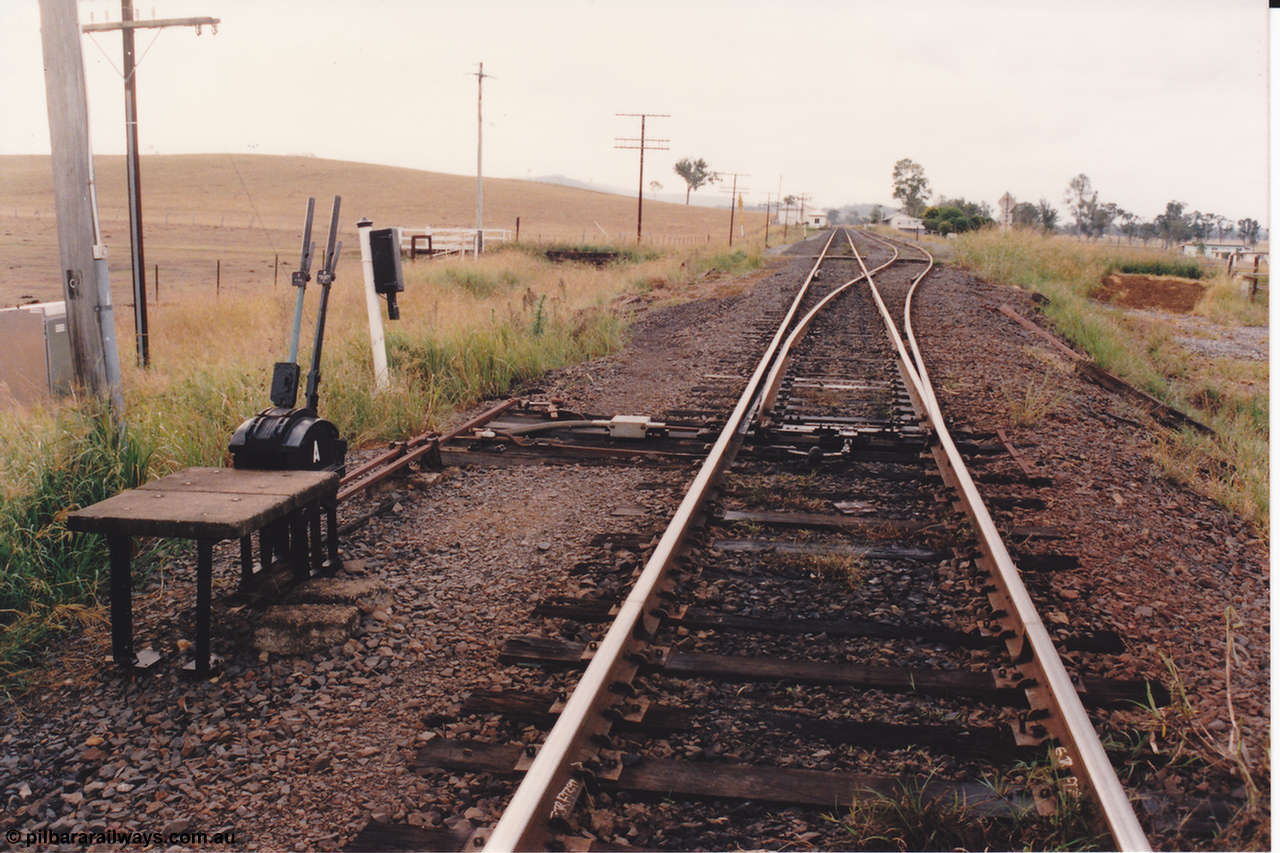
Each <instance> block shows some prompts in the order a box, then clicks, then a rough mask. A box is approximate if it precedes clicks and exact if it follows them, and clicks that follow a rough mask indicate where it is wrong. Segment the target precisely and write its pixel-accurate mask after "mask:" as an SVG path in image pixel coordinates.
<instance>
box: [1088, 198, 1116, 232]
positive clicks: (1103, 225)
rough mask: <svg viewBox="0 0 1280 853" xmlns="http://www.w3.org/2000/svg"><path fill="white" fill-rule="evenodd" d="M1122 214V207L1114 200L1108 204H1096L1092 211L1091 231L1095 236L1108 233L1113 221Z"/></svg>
mask: <svg viewBox="0 0 1280 853" xmlns="http://www.w3.org/2000/svg"><path fill="white" fill-rule="evenodd" d="M1119 215H1120V208H1119V206H1117V205H1116V203H1115V202H1114V201H1109V202H1107V203H1106V204H1095V205H1094V206H1093V210H1092V211H1091V212H1090V219H1089V231H1090V233H1092V234H1093V236H1095V237H1101V236H1102V235H1104V234H1106V233H1107V229H1108V228H1110V227H1111V223H1112V222H1114V221H1115V219H1116V217H1117V216H1119Z"/></svg>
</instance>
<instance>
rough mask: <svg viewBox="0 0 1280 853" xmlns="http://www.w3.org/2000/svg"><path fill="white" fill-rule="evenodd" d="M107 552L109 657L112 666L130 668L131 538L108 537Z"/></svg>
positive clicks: (131, 656) (131, 658) (131, 661)
mask: <svg viewBox="0 0 1280 853" xmlns="http://www.w3.org/2000/svg"><path fill="white" fill-rule="evenodd" d="M107 548H108V549H109V551H110V553H111V658H112V660H114V661H115V664H116V666H119V667H123V668H125V669H131V668H132V667H133V665H134V663H135V658H134V656H133V568H132V561H133V540H132V539H130V538H129V537H128V536H110V537H108V538H107Z"/></svg>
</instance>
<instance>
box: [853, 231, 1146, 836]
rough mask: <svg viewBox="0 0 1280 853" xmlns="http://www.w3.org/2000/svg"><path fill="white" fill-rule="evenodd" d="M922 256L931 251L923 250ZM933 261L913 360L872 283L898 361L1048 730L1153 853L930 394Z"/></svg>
mask: <svg viewBox="0 0 1280 853" xmlns="http://www.w3.org/2000/svg"><path fill="white" fill-rule="evenodd" d="M868 236H870V235H868ZM845 238H846V239H847V240H848V241H849V247H850V249H851V250H852V251H853V253H854V254H858V250H857V247H856V246H854V243H853V238H852V237H851V236H849V234H848V232H847V231H846V232H845ZM873 239H878V238H873ZM879 242H882V243H884V242H887V241H883V240H880V241H879ZM921 251H925V250H924V249H921ZM925 254H926V255H929V266H928V268H926V269H925V271H924V272H922V273H921V274H920V275H919V276H917V277H916V279H915V281H913V282H912V285H911V288H910V290H909V291H908V294H907V300H906V305H905V308H904V312H903V316H904V326H905V328H906V331H907V336H908V338H909V339H910V340H911V353H910V354H908V353H907V351H906V348H905V346H904V345H903V342H902V338H901V336H900V335H899V334H898V329H897V326H896V324H895V323H894V321H893V318H892V317H891V316H890V315H889V311H888V309H887V308H886V307H885V304H884V301H883V300H882V299H881V298H880V292H879V289H878V288H876V286H875V281H874V280H873V279H871V277H870V275H868V277H867V280H868V283H869V284H870V287H871V293H872V296H873V297H874V299H875V302H876V306H877V307H878V308H879V310H880V315H881V318H882V319H883V320H884V323H885V327H886V329H887V330H888V331H889V335H890V337H892V338H893V341H894V345H895V347H896V348H897V349H898V359H899V362H900V363H901V365H902V367H903V372H904V374H905V375H906V376H907V377H908V382H909V383H910V384H912V385H914V386H915V389H916V391H917V392H918V393H919V395H920V398H921V400H922V402H923V403H924V408H925V412H926V414H927V415H928V418H929V422H930V425H931V426H932V427H933V430H934V432H935V434H936V435H937V438H938V443H939V447H940V449H941V450H942V453H943V455H944V456H945V459H946V461H947V463H948V466H949V467H950V469H951V471H950V473H951V475H952V476H953V477H954V483H953V485H954V486H955V487H956V490H957V492H958V493H959V494H960V496H961V499H962V501H963V503H964V506H965V511H966V513H967V514H968V516H969V519H970V521H971V522H972V523H973V527H974V530H975V532H976V533H977V535H978V540H979V543H980V545H981V547H982V549H983V551H984V553H985V555H986V556H987V557H988V559H989V560H990V561H991V563H992V564H993V565H994V567H995V569H996V571H995V572H994V573H993V574H994V575H995V578H996V580H997V581H998V582H999V584H1000V586H1001V588H1002V590H1003V592H1004V594H1005V597H1006V598H1007V600H1008V601H1009V603H1010V604H1011V605H1012V606H1013V612H1014V614H1015V615H1016V617H1017V619H1018V621H1019V623H1020V624H1021V626H1022V629H1023V642H1024V643H1027V644H1029V646H1030V649H1031V653H1032V665H1033V666H1034V669H1035V671H1037V672H1038V673H1039V674H1040V675H1041V676H1042V678H1041V679H1040V683H1041V684H1043V685H1046V686H1047V687H1048V698H1049V701H1050V702H1051V704H1052V705H1053V709H1052V710H1053V711H1054V712H1056V716H1054V717H1051V718H1050V719H1049V720H1046V722H1047V723H1050V725H1049V726H1048V727H1049V728H1050V730H1054V729H1057V731H1054V734H1055V735H1056V736H1057V737H1058V739H1059V740H1060V741H1061V742H1062V743H1063V744H1064V745H1065V746H1066V747H1067V750H1068V751H1069V753H1070V755H1071V757H1072V759H1073V760H1072V765H1071V770H1072V772H1073V774H1074V775H1075V776H1076V777H1077V778H1079V779H1080V780H1081V781H1083V782H1084V783H1085V784H1086V785H1087V786H1088V787H1089V788H1090V789H1091V790H1092V791H1093V793H1094V798H1095V800H1096V801H1097V803H1098V805H1099V807H1100V808H1101V810H1102V813H1103V818H1104V820H1105V821H1106V823H1107V826H1108V828H1109V829H1110V831H1111V836H1112V839H1113V840H1114V841H1115V842H1116V849H1118V850H1134V851H1145V850H1150V849H1151V843H1150V841H1148V840H1147V837H1146V833H1145V832H1144V831H1143V829H1142V825H1141V824H1140V823H1139V822H1138V818H1137V815H1136V814H1135V813H1134V811H1133V806H1132V804H1131V803H1130V802H1129V797H1128V795H1127V794H1126V793H1125V791H1124V787H1123V786H1122V785H1121V784H1120V779H1119V778H1118V777H1117V776H1116V772H1115V768H1114V767H1112V766H1111V761H1110V760H1109V759H1108V758H1107V753H1106V750H1105V749H1104V748H1103V746H1102V742H1101V741H1100V740H1099V739H1098V734H1097V732H1096V731H1095V730H1094V728H1093V723H1092V722H1091V721H1090V720H1089V715H1088V713H1087V712H1086V711H1085V709H1084V705H1083V704H1082V703H1081V702H1080V697H1079V694H1077V692H1076V687H1075V684H1074V683H1073V682H1072V681H1071V676H1070V675H1069V674H1068V673H1067V670H1066V668H1065V667H1064V666H1063V665H1062V659H1061V658H1060V657H1059V656H1058V650H1057V648H1056V647H1055V646H1054V644H1053V639H1052V638H1051V637H1050V636H1049V632H1048V630H1047V629H1046V628H1045V626H1044V622H1043V621H1042V620H1041V618H1040V614H1039V613H1038V612H1037V610H1036V607H1035V604H1034V602H1033V601H1032V600H1031V595H1030V594H1029V593H1028V592H1027V588H1026V586H1025V585H1024V584H1023V583H1022V578H1021V576H1020V575H1019V573H1018V568H1017V566H1016V565H1014V562H1013V558H1012V557H1010V555H1009V551H1008V549H1007V548H1006V547H1005V545H1004V541H1003V539H1002V538H1001V536H1000V533H999V531H998V530H997V529H996V526H995V522H994V521H992V519H991V514H990V513H989V512H988V511H987V507H986V504H985V503H984V502H983V500H982V496H981V495H980V494H979V493H978V489H977V487H976V486H975V485H974V482H973V478H972V477H970V476H969V472H968V470H967V469H966V467H965V465H964V460H963V459H962V458H961V456H960V452H959V450H957V449H956V446H955V442H954V441H952V439H951V433H950V432H949V431H948V430H947V426H946V423H945V421H944V420H943V417H942V410H941V408H940V407H939V406H938V401H937V398H936V397H935V396H934V395H933V391H932V389H931V388H929V387H928V384H927V376H928V374H927V372H926V371H925V369H924V358H923V356H922V355H921V353H920V347H919V345H918V344H917V342H916V339H915V334H914V332H913V331H912V328H911V323H910V305H911V298H912V296H913V295H914V293H915V289H916V287H917V286H918V285H919V283H920V280H921V279H923V278H924V276H925V274H926V273H928V272H929V270H930V269H932V268H933V256H932V255H931V254H929V253H928V252H927V251H925ZM858 264H859V266H861V267H862V269H863V270H866V265H865V264H864V263H863V261H862V259H861V256H859V258H858ZM913 362H914V363H913ZM917 366H918V369H917ZM1024 648H1025V647H1024Z"/></svg>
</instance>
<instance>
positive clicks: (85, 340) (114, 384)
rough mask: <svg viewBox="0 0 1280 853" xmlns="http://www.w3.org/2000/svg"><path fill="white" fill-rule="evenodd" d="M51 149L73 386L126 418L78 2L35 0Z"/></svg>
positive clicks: (118, 417)
mask: <svg viewBox="0 0 1280 853" xmlns="http://www.w3.org/2000/svg"><path fill="white" fill-rule="evenodd" d="M40 41H41V46H42V49H43V51H44V84H45V99H46V102H47V104H48V109H49V151H50V154H51V158H50V159H51V161H52V163H53V191H54V200H55V209H56V211H57V217H58V258H59V261H60V265H61V269H62V273H61V275H60V276H59V277H60V278H61V279H62V289H63V296H64V298H65V299H66V305H67V331H68V336H69V337H70V339H71V364H72V368H73V370H74V371H75V376H76V383H77V384H78V385H80V386H81V387H82V388H84V389H85V390H87V391H88V392H89V393H91V394H93V395H95V396H98V397H103V398H106V399H108V400H109V401H110V403H111V407H112V414H113V416H114V418H115V419H116V422H117V423H121V422H122V421H123V418H124V399H123V396H122V394H121V390H120V358H119V355H118V353H117V352H116V339H115V321H114V318H113V316H112V313H111V288H110V283H109V281H108V279H107V248H106V246H105V245H103V243H102V232H101V228H100V226H99V223H98V199H97V193H96V191H95V189H94V184H93V157H92V154H91V152H90V147H89V106H88V98H87V96H86V94H85V81H84V57H83V55H82V54H81V52H80V28H79V20H78V18H77V15H76V0H40Z"/></svg>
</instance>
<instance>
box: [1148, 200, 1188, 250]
mask: <svg viewBox="0 0 1280 853" xmlns="http://www.w3.org/2000/svg"><path fill="white" fill-rule="evenodd" d="M1185 209H1186V204H1185V203H1183V202H1180V201H1171V202H1168V203H1167V204H1165V206H1164V213H1162V214H1160V215H1159V216H1157V217H1156V219H1155V226H1156V233H1157V234H1158V235H1159V236H1160V238H1161V239H1162V240H1164V247H1165V248H1166V249H1167V248H1169V247H1170V246H1171V245H1173V243H1174V242H1180V241H1182V240H1185V239H1186V238H1187V235H1188V234H1190V233H1191V226H1190V225H1189V224H1188V223H1187V217H1186V216H1185V215H1183V213H1182V211H1183V210H1185Z"/></svg>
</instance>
